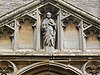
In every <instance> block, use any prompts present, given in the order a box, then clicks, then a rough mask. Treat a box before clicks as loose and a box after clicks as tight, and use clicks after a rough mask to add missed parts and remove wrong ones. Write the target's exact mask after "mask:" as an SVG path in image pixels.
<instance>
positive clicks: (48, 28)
mask: <svg viewBox="0 0 100 75" xmlns="http://www.w3.org/2000/svg"><path fill="white" fill-rule="evenodd" d="M41 28H42V35H43V47H44V48H46V47H47V48H48V47H53V48H54V47H55V35H56V23H55V22H54V20H53V19H52V18H51V13H50V12H48V13H47V17H46V18H45V19H44V20H43V22H42V27H41Z"/></svg>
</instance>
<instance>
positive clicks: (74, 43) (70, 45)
mask: <svg viewBox="0 0 100 75" xmlns="http://www.w3.org/2000/svg"><path fill="white" fill-rule="evenodd" d="M78 22H79V21H78V20H77V19H76V18H75V17H73V16H69V17H67V18H65V19H64V20H63V25H64V26H63V27H64V28H63V31H64V37H63V48H64V49H79V39H80V38H79V28H78V24H79V23H78Z"/></svg>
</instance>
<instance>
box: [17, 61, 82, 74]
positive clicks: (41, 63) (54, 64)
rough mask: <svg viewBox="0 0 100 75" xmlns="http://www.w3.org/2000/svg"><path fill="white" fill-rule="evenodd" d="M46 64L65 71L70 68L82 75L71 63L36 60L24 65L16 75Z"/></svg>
mask: <svg viewBox="0 0 100 75" xmlns="http://www.w3.org/2000/svg"><path fill="white" fill-rule="evenodd" d="M46 65H49V66H51V67H57V68H59V69H63V70H65V71H66V70H70V71H71V72H74V73H75V74H77V75H83V73H82V72H81V70H79V69H78V68H76V67H73V66H71V65H65V64H62V63H58V62H38V63H34V64H31V65H29V66H26V67H24V68H22V69H20V70H19V71H18V72H17V75H23V74H24V73H26V72H28V71H30V70H32V69H34V70H35V69H36V68H37V67H42V66H46ZM53 71H54V70H53Z"/></svg>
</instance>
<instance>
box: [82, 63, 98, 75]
mask: <svg viewBox="0 0 100 75" xmlns="http://www.w3.org/2000/svg"><path fill="white" fill-rule="evenodd" d="M83 72H84V74H85V75H100V62H98V61H90V62H87V63H86V64H85V65H84V67H83Z"/></svg>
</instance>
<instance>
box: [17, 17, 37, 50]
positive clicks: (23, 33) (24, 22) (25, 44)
mask: <svg viewBox="0 0 100 75" xmlns="http://www.w3.org/2000/svg"><path fill="white" fill-rule="evenodd" d="M19 23H20V28H19V41H18V45H19V48H20V49H32V48H34V30H35V29H34V28H33V24H34V23H35V20H33V19H31V18H30V17H29V16H24V17H22V18H21V19H20V20H19Z"/></svg>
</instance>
